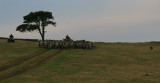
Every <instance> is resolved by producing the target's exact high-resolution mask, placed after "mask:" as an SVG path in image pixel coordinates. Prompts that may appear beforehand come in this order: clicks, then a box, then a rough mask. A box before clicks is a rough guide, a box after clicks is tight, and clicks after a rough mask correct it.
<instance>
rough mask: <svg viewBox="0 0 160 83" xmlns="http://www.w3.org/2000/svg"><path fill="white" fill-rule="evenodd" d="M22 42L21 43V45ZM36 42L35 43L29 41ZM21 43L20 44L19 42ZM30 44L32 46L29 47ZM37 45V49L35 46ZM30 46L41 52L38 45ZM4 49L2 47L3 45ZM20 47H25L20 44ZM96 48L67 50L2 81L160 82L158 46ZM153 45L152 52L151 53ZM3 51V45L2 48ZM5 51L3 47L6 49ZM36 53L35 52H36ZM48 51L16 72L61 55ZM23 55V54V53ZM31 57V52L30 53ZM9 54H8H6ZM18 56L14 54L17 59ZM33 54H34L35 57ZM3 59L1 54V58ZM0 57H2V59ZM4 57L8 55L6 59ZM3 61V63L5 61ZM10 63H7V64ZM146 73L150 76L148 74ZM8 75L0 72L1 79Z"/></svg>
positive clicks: (134, 45)
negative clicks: (35, 66)
mask: <svg viewBox="0 0 160 83" xmlns="http://www.w3.org/2000/svg"><path fill="white" fill-rule="evenodd" d="M19 43H20V42H19ZM29 43H33V42H29ZM17 44H18V43H17ZM28 45H29V44H28ZM34 45H35V46H34ZM34 45H31V46H27V47H33V48H36V49H38V50H44V49H41V48H38V47H36V44H35V43H34ZM0 46H1V45H0ZM21 46H22V47H21V48H25V47H26V46H25V45H24V46H23V45H21ZM96 46H97V47H96V49H65V50H63V52H61V53H59V54H58V55H56V56H54V57H51V58H50V59H49V60H48V61H47V62H45V63H44V64H43V65H41V66H40V67H37V68H34V69H32V70H29V71H27V72H24V73H22V74H19V75H16V76H13V77H10V78H8V79H4V80H1V81H0V82H2V83H13V82H14V83H21V82H23V83H126V82H127V83H146V82H149V83H159V82H160V80H159V75H160V72H159V70H160V64H159V63H160V60H159V58H160V56H159V55H160V52H159V49H160V44H159V43H96ZM150 46H152V47H153V50H150V48H149V47H150ZM0 48H1V49H2V46H1V47H0ZM3 48H4V47H3ZM35 51H36V50H35ZM58 51H59V49H52V50H49V51H48V52H47V53H44V54H42V55H41V56H42V57H36V58H35V57H34V58H32V59H31V60H28V61H27V62H25V63H24V64H22V65H21V66H18V67H15V69H11V70H10V72H14V71H17V70H19V69H21V67H26V66H28V65H30V64H34V63H37V62H39V61H40V59H42V58H44V57H45V56H48V55H51V54H54V53H56V52H58ZM23 53H24V52H21V54H23ZM31 54H32V51H31ZM5 55H6V54H5ZM16 55H17V56H19V54H15V56H16ZM33 55H34V54H33ZM1 56H2V55H1ZM1 56H0V57H1ZM4 57H5V56H4ZM2 62H3V61H2ZM6 63H7V62H6ZM146 73H148V74H149V76H148V75H147V76H146V75H145V74H146ZM4 74H8V73H7V72H5V71H3V72H0V77H1V76H2V75H4Z"/></svg>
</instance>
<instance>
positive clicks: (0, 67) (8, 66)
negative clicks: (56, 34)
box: [0, 50, 49, 72]
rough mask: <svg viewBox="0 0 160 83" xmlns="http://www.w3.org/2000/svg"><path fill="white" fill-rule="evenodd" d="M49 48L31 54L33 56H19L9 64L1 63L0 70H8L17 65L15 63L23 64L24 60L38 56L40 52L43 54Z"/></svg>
mask: <svg viewBox="0 0 160 83" xmlns="http://www.w3.org/2000/svg"><path fill="white" fill-rule="evenodd" d="M48 51H49V50H44V51H41V52H38V53H37V54H35V55H33V56H27V57H24V58H21V59H19V60H18V61H17V62H15V63H12V64H9V65H3V66H0V72H2V71H4V70H8V69H10V68H12V67H14V66H17V65H20V64H23V63H24V62H26V61H28V60H30V59H32V58H34V57H36V56H39V55H41V54H44V53H46V52H48Z"/></svg>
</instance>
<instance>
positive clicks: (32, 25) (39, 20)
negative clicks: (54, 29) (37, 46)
mask: <svg viewBox="0 0 160 83" xmlns="http://www.w3.org/2000/svg"><path fill="white" fill-rule="evenodd" d="M23 20H24V21H23V24H21V25H19V26H18V27H17V29H16V31H20V32H27V31H29V32H32V31H34V30H37V31H39V34H40V35H41V38H42V41H43V42H44V37H45V27H46V26H47V25H49V24H51V25H54V26H56V22H53V20H54V17H53V16H52V13H51V12H48V11H37V12H31V13H29V14H28V15H26V16H24V17H23Z"/></svg>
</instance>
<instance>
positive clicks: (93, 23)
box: [0, 0, 160, 42]
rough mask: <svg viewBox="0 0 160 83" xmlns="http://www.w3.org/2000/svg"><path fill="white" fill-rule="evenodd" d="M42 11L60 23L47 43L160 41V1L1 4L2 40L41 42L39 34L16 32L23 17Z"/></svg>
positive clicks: (17, 0) (5, 0)
mask: <svg viewBox="0 0 160 83" xmlns="http://www.w3.org/2000/svg"><path fill="white" fill-rule="evenodd" d="M41 10H43V11H50V12H52V14H53V16H54V18H55V22H57V26H56V27H53V26H48V27H46V29H47V33H46V35H45V36H46V39H63V38H64V37H65V36H66V35H67V34H68V35H69V36H70V37H71V38H72V39H73V40H81V39H85V40H90V41H104V42H145V41H160V0H0V11H1V12H0V36H1V37H8V36H9V35H10V34H11V33H12V34H13V35H14V36H15V37H16V38H36V39H37V38H38V39H40V38H41V37H40V35H39V33H38V32H32V33H30V32H26V33H20V32H17V31H15V30H16V27H17V26H18V25H20V24H22V23H23V16H25V15H27V14H28V13H30V12H35V11H41Z"/></svg>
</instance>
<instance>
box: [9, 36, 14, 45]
mask: <svg viewBox="0 0 160 83" xmlns="http://www.w3.org/2000/svg"><path fill="white" fill-rule="evenodd" d="M8 42H13V43H14V36H13V35H12V34H11V35H10V36H9V39H8Z"/></svg>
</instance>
